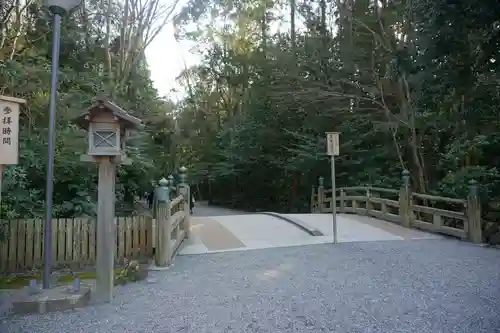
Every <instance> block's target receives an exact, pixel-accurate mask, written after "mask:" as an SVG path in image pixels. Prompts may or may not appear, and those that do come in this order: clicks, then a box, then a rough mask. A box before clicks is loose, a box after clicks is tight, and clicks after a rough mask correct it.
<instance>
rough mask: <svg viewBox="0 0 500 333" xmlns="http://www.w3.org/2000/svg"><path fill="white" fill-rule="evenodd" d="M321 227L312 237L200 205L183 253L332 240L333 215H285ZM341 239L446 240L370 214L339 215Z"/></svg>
mask: <svg viewBox="0 0 500 333" xmlns="http://www.w3.org/2000/svg"><path fill="white" fill-rule="evenodd" d="M284 216H285V217H286V216H290V217H293V218H294V219H297V220H300V221H302V222H305V223H306V224H307V225H309V226H311V227H314V228H317V229H319V230H320V231H321V232H322V233H323V234H324V236H311V235H310V234H308V233H306V232H304V231H303V230H301V229H300V228H298V227H297V226H295V225H294V224H292V223H289V222H286V221H284V220H282V219H279V218H276V217H273V216H269V215H263V214H249V213H242V212H238V211H234V210H226V209H224V208H221V207H210V206H207V205H203V204H202V205H199V206H198V207H196V208H195V215H194V216H193V217H192V235H193V237H192V238H191V239H190V240H188V241H187V242H186V243H185V244H184V246H183V248H182V250H181V251H180V254H181V255H183V254H202V253H214V252H226V251H245V250H255V249H265V248H275V247H286V246H299V245H310V244H324V243H331V242H332V240H333V228H332V225H333V224H332V216H331V214H284ZM337 223H338V241H339V242H341V243H344V242H367V241H389V240H392V241H402V240H415V239H442V237H441V236H438V235H434V234H430V233H426V232H422V231H418V230H414V229H406V228H404V227H401V226H398V225H396V224H393V223H390V222H385V221H381V220H378V219H375V218H371V217H366V216H357V215H350V214H339V215H338V216H337Z"/></svg>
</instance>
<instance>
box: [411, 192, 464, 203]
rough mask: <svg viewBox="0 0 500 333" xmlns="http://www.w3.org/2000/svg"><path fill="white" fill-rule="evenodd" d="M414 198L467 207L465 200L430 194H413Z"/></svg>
mask: <svg viewBox="0 0 500 333" xmlns="http://www.w3.org/2000/svg"><path fill="white" fill-rule="evenodd" d="M412 196H413V198H417V199H423V200H431V201H441V202H448V203H456V204H462V205H465V203H466V200H463V199H455V198H447V197H439V196H437V195H430V194H421V193H412Z"/></svg>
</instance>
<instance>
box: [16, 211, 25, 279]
mask: <svg viewBox="0 0 500 333" xmlns="http://www.w3.org/2000/svg"><path fill="white" fill-rule="evenodd" d="M17 224H18V226H17V267H16V268H17V270H20V271H23V270H24V269H25V267H26V264H25V256H26V221H24V220H17Z"/></svg>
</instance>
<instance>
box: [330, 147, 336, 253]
mask: <svg viewBox="0 0 500 333" xmlns="http://www.w3.org/2000/svg"><path fill="white" fill-rule="evenodd" d="M331 166H332V215H333V216H332V220H333V243H334V244H337V194H336V192H337V189H336V187H335V156H334V155H332V156H331Z"/></svg>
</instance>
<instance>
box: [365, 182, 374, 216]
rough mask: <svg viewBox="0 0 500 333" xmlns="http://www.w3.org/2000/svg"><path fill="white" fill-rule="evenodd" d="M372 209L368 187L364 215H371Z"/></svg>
mask: <svg viewBox="0 0 500 333" xmlns="http://www.w3.org/2000/svg"><path fill="white" fill-rule="evenodd" d="M372 210H373V205H372V202H371V200H370V188H367V189H366V215H367V216H371V215H372Z"/></svg>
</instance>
